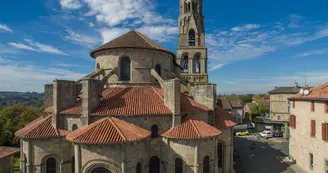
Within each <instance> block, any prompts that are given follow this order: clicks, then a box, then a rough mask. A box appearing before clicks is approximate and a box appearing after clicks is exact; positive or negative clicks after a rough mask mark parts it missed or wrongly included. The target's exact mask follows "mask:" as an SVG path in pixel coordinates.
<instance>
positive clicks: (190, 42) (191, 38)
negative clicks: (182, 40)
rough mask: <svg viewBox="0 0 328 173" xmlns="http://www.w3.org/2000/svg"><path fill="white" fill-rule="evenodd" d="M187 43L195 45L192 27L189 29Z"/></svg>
mask: <svg viewBox="0 0 328 173" xmlns="http://www.w3.org/2000/svg"><path fill="white" fill-rule="evenodd" d="M188 43H189V46H195V31H194V30H193V29H191V30H190V31H189V39H188Z"/></svg>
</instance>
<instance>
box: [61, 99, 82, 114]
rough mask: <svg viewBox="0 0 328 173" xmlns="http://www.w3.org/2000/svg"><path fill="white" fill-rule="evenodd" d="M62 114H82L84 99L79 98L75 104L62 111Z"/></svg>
mask: <svg viewBox="0 0 328 173" xmlns="http://www.w3.org/2000/svg"><path fill="white" fill-rule="evenodd" d="M60 113H61V114H82V100H78V102H77V103H76V104H75V105H72V106H70V107H68V108H67V109H65V110H64V111H61V112H60Z"/></svg>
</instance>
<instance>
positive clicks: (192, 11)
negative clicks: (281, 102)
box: [15, 0, 235, 173]
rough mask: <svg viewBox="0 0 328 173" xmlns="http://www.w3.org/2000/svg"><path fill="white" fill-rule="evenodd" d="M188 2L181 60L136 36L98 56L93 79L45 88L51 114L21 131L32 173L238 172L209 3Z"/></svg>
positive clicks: (27, 170)
mask: <svg viewBox="0 0 328 173" xmlns="http://www.w3.org/2000/svg"><path fill="white" fill-rule="evenodd" d="M180 5H181V16H180V18H179V20H181V19H184V17H186V18H188V20H184V24H183V25H180V27H187V28H188V25H189V24H190V27H189V29H188V30H187V29H183V30H182V29H181V30H180V31H181V32H180V33H179V39H180V41H181V45H180V46H179V47H180V48H181V50H179V52H180V53H181V52H182V51H186V52H185V53H182V54H181V56H180V54H179V53H178V57H176V55H175V54H173V53H172V52H170V51H169V50H167V49H166V48H164V47H162V46H161V45H159V44H157V43H155V42H154V41H152V40H150V39H149V38H147V37H146V36H144V35H142V34H141V33H139V32H137V31H130V32H128V33H126V34H124V35H122V36H120V37H118V38H116V39H114V40H112V41H110V42H108V43H106V44H104V45H102V46H100V47H99V48H97V49H95V50H93V51H91V53H90V56H91V57H93V58H94V59H95V61H96V62H95V70H94V71H93V72H92V73H90V74H89V75H87V76H85V77H84V78H82V79H80V80H78V81H65V80H55V81H53V83H52V84H47V85H45V107H47V109H46V110H45V112H47V113H48V115H47V116H44V117H40V118H39V119H37V120H35V121H33V122H32V123H30V124H28V125H27V126H26V127H24V128H23V129H20V130H19V131H17V132H16V133H15V135H16V136H17V137H19V138H20V139H21V170H22V172H23V173H68V172H74V173H132V172H136V173H213V172H214V173H231V172H233V162H232V160H233V158H232V153H233V136H232V128H233V126H235V123H234V122H232V121H231V119H232V117H231V115H230V114H228V113H226V112H224V111H223V110H222V109H221V108H220V107H218V106H217V103H216V84H211V83H208V81H207V76H208V75H207V65H206V64H205V63H207V57H206V48H205V46H204V44H203V43H204V40H203V39H204V37H203V36H204V29H202V28H203V25H202V24H203V22H202V20H203V16H202V11H201V8H202V2H201V0H199V1H192V2H190V1H181V4H180ZM182 16H184V17H182ZM196 19H197V22H195V20H196ZM186 31H188V32H189V33H188V34H186V33H185V32H186ZM183 35H184V36H183ZM182 38H185V39H187V40H188V43H190V44H188V45H184V44H185V43H186V41H182ZM186 54H188V55H195V56H190V57H189V59H188V60H190V61H181V58H182V59H183V57H182V56H184V55H186ZM194 61H195V62H197V63H198V65H196V66H197V69H198V70H197V71H195V70H188V73H184V72H183V69H184V68H196V67H194V66H193V65H188V64H187V65H186V64H184V63H189V62H190V63H191V64H192V63H193V62H194ZM197 63H196V64H197ZM181 66H183V67H184V68H183V67H181ZM198 72H199V73H198ZM181 74H183V75H181ZM190 81H192V82H190Z"/></svg>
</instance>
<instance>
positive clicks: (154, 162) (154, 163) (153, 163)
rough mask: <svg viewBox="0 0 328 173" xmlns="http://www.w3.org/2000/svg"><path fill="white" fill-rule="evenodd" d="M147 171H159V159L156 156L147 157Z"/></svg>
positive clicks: (156, 172) (154, 172)
mask: <svg viewBox="0 0 328 173" xmlns="http://www.w3.org/2000/svg"><path fill="white" fill-rule="evenodd" d="M148 165H149V173H160V170H161V168H160V167H161V165H160V159H159V157H157V156H153V157H151V158H150V159H149V164H148Z"/></svg>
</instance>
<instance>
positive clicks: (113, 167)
mask: <svg viewBox="0 0 328 173" xmlns="http://www.w3.org/2000/svg"><path fill="white" fill-rule="evenodd" d="M98 167H102V168H105V169H107V170H108V171H110V173H121V168H120V166H119V165H117V164H115V163H114V162H112V161H109V160H103V159H96V160H90V161H88V162H87V163H86V164H85V165H84V166H83V168H82V172H85V173H93V172H92V171H93V170H94V169H95V168H98Z"/></svg>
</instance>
